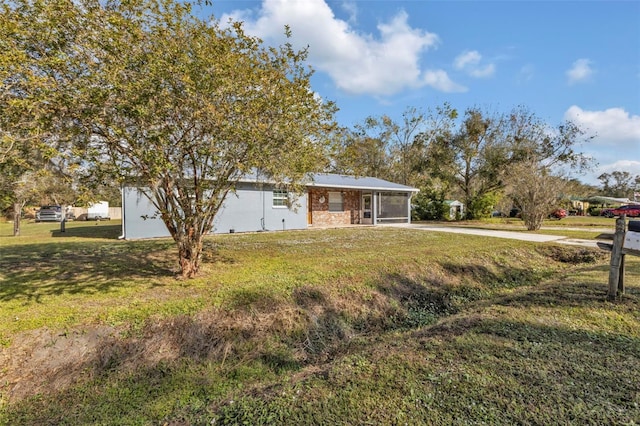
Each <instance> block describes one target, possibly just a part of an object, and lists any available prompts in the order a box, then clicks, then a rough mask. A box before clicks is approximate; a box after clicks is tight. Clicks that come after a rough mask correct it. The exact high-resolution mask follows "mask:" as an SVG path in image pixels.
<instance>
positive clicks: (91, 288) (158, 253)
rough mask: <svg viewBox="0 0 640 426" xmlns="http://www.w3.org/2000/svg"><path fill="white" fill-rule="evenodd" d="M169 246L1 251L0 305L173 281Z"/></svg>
mask: <svg viewBox="0 0 640 426" xmlns="http://www.w3.org/2000/svg"><path fill="white" fill-rule="evenodd" d="M171 246H173V245H172V244H171V242H165V241H145V242H121V241H105V242H77V241H74V242H55V243H44V244H42V243H39V244H25V245H17V246H9V247H0V278H1V281H0V282H1V284H0V301H9V300H15V299H25V300H32V301H33V300H35V301H36V302H37V301H38V300H39V299H40V298H41V297H43V296H49V295H61V294H65V293H66V294H78V293H88V294H91V293H97V292H107V291H109V290H110V289H112V288H115V287H118V286H121V285H123V281H125V282H126V281H129V280H138V279H145V278H148V279H150V280H149V281H148V282H149V283H150V284H152V285H153V284H154V280H153V278H158V277H165V276H171V275H173V274H174V271H172V269H171V266H172V262H171V260H172V259H171V252H170V251H169V250H168V248H169V247H171Z"/></svg>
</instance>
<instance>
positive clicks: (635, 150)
mask: <svg viewBox="0 0 640 426" xmlns="http://www.w3.org/2000/svg"><path fill="white" fill-rule="evenodd" d="M564 118H565V120H568V121H572V122H573V123H575V124H577V125H578V126H580V127H581V128H582V129H584V130H585V131H586V133H587V135H589V136H594V138H593V139H592V140H591V141H590V143H588V144H586V145H583V146H581V147H580V148H581V149H582V150H583V152H584V154H585V155H587V156H589V157H591V158H593V159H594V160H595V161H596V162H597V167H596V168H595V169H594V170H592V171H591V172H590V173H589V175H588V176H587V177H586V178H585V179H584V180H585V181H586V182H587V183H590V184H594V185H599V182H598V180H597V177H598V176H599V175H601V174H602V173H611V172H612V171H616V170H618V171H627V172H629V173H631V174H633V175H640V115H631V114H629V113H628V112H627V111H625V110H624V109H622V108H609V109H606V110H604V111H586V110H583V109H582V108H580V107H578V106H576V105H573V106H571V107H570V108H569V109H568V110H567V111H566V112H565V114H564Z"/></svg>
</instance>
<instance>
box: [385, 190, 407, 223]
mask: <svg viewBox="0 0 640 426" xmlns="http://www.w3.org/2000/svg"><path fill="white" fill-rule="evenodd" d="M408 202H409V194H407V193H398V192H381V193H380V195H379V196H378V220H380V221H385V222H407V221H408V220H409V216H408V215H409V208H408Z"/></svg>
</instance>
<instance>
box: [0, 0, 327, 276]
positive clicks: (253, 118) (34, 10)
mask: <svg viewBox="0 0 640 426" xmlns="http://www.w3.org/2000/svg"><path fill="white" fill-rule="evenodd" d="M3 9H4V11H5V12H9V13H10V14H12V17H11V18H12V21H14V22H17V28H16V29H15V31H14V33H13V34H14V37H16V36H19V37H18V38H19V39H20V43H16V44H12V45H10V46H9V48H10V49H11V52H12V53H11V55H12V56H14V57H15V58H16V59H15V60H14V61H13V62H14V63H15V67H14V69H13V70H12V71H11V73H10V74H9V75H8V76H7V77H6V78H8V79H9V80H16V81H19V82H20V87H21V89H20V90H14V91H12V92H11V93H10V94H9V97H10V98H11V100H12V101H15V102H20V103H24V105H25V107H24V111H22V112H21V113H22V114H23V115H24V116H26V117H28V118H29V119H30V120H35V121H36V122H37V123H38V128H39V129H45V130H46V131H48V132H50V134H51V135H55V138H56V139H58V140H60V141H62V142H65V143H66V144H67V145H65V147H66V149H67V150H68V152H69V153H71V154H73V155H70V158H73V159H74V160H76V162H75V165H76V167H77V168H78V169H79V170H81V172H82V173H83V174H84V175H90V176H92V177H94V178H96V179H109V178H117V180H118V181H119V182H125V181H132V182H134V183H135V184H136V185H138V186H139V187H140V188H141V191H142V193H143V194H144V195H145V196H146V197H148V198H149V200H151V202H152V203H153V205H154V206H155V208H156V209H157V213H158V215H159V216H160V217H161V218H162V220H163V221H164V223H165V225H166V226H167V229H168V230H169V232H170V233H171V235H172V237H173V238H174V240H175V241H176V243H177V245H178V252H179V260H180V267H181V273H182V276H184V277H193V276H194V275H195V274H196V273H197V272H198V268H199V264H200V259H201V253H202V239H203V237H204V235H206V234H207V233H208V232H209V231H210V229H211V227H212V222H213V219H214V217H215V215H216V214H217V212H218V211H219V209H220V208H221V206H222V204H223V202H224V200H225V197H226V196H227V194H228V193H229V192H230V191H233V189H234V187H235V183H236V182H237V181H238V179H240V178H241V177H242V176H243V175H245V174H247V173H250V172H253V171H255V170H260V171H261V173H262V174H263V175H265V176H268V177H269V179H271V180H272V181H273V182H275V183H287V184H288V185H290V186H292V187H293V188H294V189H296V188H299V187H300V185H301V182H302V180H303V178H304V176H305V175H306V173H307V172H309V171H311V170H314V169H318V168H320V167H322V166H323V164H324V163H323V161H324V158H325V149H326V146H327V139H326V137H325V135H326V133H327V132H328V131H329V130H330V129H331V128H332V127H333V113H334V111H335V107H334V105H333V104H332V103H330V102H324V101H322V100H321V99H318V98H317V96H316V95H315V94H314V93H313V92H312V90H311V87H310V82H309V79H310V76H311V71H310V70H309V69H308V68H307V67H305V66H304V61H305V60H306V51H294V50H293V49H292V47H291V45H289V44H285V45H284V46H279V47H266V46H263V45H262V43H261V41H260V40H259V39H257V38H254V37H250V36H248V35H246V34H245V33H244V32H243V29H242V25H241V24H240V23H230V26H228V27H222V26H220V25H219V24H218V23H217V22H216V21H205V20H202V19H199V18H197V17H195V16H193V14H192V13H191V6H190V5H189V4H188V3H180V2H177V1H174V0H130V1H121V2H120V1H107V2H100V1H97V0H78V1H65V0H63V1H60V0H38V1H27V0H19V1H15V2H11V3H9V4H3ZM285 31H286V32H287V33H288V29H285ZM22 34H24V36H21V35H22ZM38 34H49V35H48V36H47V37H50V38H52V39H53V41H51V42H50V43H48V44H47V45H46V46H45V47H44V48H40V45H41V40H40V39H41V38H42V37H40V36H39V35H38ZM41 80H45V81H46V84H42V83H41ZM42 87H44V89H43V88H42ZM37 98H39V99H37ZM36 99H37V100H41V101H42V100H43V101H44V102H45V104H46V105H47V106H46V107H44V108H43V109H42V110H41V111H38V114H35V115H34V114H32V112H33V111H32V110H30V109H29V108H31V107H34V105H35V102H36ZM36 111H37V110H36ZM25 112H26V115H25ZM28 130H29V131H28V133H29V134H30V135H32V134H35V133H36V132H35V131H34V130H32V129H28Z"/></svg>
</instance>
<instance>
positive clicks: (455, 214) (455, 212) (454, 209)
mask: <svg viewBox="0 0 640 426" xmlns="http://www.w3.org/2000/svg"><path fill="white" fill-rule="evenodd" d="M444 204H445V205H446V206H447V207H449V219H451V220H456V219H461V218H462V216H464V204H463V203H461V202H460V201H458V200H445V201H444Z"/></svg>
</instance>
